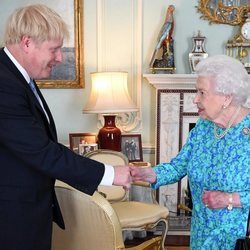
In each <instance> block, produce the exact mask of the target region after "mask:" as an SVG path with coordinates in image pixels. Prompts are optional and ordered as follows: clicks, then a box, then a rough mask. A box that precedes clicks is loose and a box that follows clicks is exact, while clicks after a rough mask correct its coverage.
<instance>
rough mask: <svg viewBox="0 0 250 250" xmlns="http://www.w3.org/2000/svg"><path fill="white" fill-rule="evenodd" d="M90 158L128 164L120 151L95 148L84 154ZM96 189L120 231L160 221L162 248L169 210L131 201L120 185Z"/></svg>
mask: <svg viewBox="0 0 250 250" xmlns="http://www.w3.org/2000/svg"><path fill="white" fill-rule="evenodd" d="M85 156H86V157H89V158H91V159H94V160H97V161H99V162H102V163H105V164H111V165H128V159H127V157H126V156H125V155H124V154H123V153H120V152H117V151H112V150H107V149H105V150H103V149H99V150H95V151H92V152H89V153H87V154H86V155H85ZM136 185H142V186H147V185H145V183H142V182H139V183H136ZM98 191H99V192H101V193H104V194H105V195H106V199H107V200H108V201H109V202H110V204H111V206H112V208H113V209H114V211H115V213H116V215H117V217H118V219H119V222H120V225H121V228H122V231H123V232H125V231H144V232H146V231H147V230H151V231H152V230H153V229H155V228H156V226H157V225H159V224H160V223H161V228H162V231H161V238H160V241H161V244H160V248H159V249H164V242H165V238H166V234H167V230H168V221H167V217H168V214H169V211H168V209H167V208H166V207H163V206H160V205H158V204H153V203H146V202H139V201H131V200H129V199H128V197H129V194H128V192H127V193H126V191H125V190H124V189H123V188H122V187H116V186H111V187H103V186H99V187H98Z"/></svg>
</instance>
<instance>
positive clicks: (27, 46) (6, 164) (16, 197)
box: [0, 5, 130, 250]
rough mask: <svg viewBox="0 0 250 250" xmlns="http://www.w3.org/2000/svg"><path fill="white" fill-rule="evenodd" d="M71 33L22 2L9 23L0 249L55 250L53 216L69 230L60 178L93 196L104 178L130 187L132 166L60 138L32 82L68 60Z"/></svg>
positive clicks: (0, 128)
mask: <svg viewBox="0 0 250 250" xmlns="http://www.w3.org/2000/svg"><path fill="white" fill-rule="evenodd" d="M67 35H68V31H67V27H66V24H65V23H64V21H63V20H62V18H61V17H60V16H59V15H58V14H57V13H55V12H54V11H53V10H51V9H49V8H48V7H46V6H43V5H30V6H27V7H24V8H20V9H18V10H17V11H15V12H14V13H13V14H12V15H11V16H10V18H9V20H8V22H7V27H6V34H5V47H4V48H3V49H1V50H0V170H1V174H0V249H2V250H50V249H51V234H52V221H53V220H54V221H55V222H56V223H57V224H58V225H59V226H60V227H62V228H64V222H63V218H62V215H61V212H60V208H59V206H58V203H57V199H56V195H55V191H54V182H55V179H59V180H61V181H64V182H66V183H68V184H69V185H71V186H73V187H75V188H77V189H78V190H80V191H82V192H85V193H87V194H90V195H91V194H93V192H94V191H95V190H96V188H97V186H98V185H99V184H100V183H101V184H104V185H105V184H106V185H112V184H114V185H122V186H124V187H129V186H130V174H129V167H128V166H115V167H114V168H113V167H112V166H108V165H103V164H101V163H99V162H96V161H93V160H90V159H87V158H84V157H82V156H79V155H77V154H75V153H73V152H72V151H71V150H69V149H68V148H67V147H65V146H63V145H61V144H60V143H58V142H57V135H56V128H55V124H54V121H53V117H52V115H51V113H50V110H49V108H48V106H47V104H46V102H45V100H44V98H43V96H42V94H41V92H40V91H39V89H38V88H37V86H36V84H35V85H33V86H32V87H30V86H29V82H30V81H31V80H32V79H43V78H48V77H49V75H50V73H51V70H52V67H53V66H55V65H56V64H58V63H60V62H61V61H62V52H61V47H62V45H63V39H64V37H65V36H67ZM32 88H33V90H32ZM33 91H34V92H33ZM86 240H87V239H86ZM69 250H70V249H69Z"/></svg>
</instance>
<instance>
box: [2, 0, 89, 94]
mask: <svg viewBox="0 0 250 250" xmlns="http://www.w3.org/2000/svg"><path fill="white" fill-rule="evenodd" d="M29 4H45V5H47V6H48V7H50V8H52V9H53V10H55V11H56V12H57V13H58V14H59V15H60V16H61V17H62V18H63V20H64V21H65V22H66V24H67V25H68V30H69V38H68V39H64V44H63V47H62V53H63V61H62V63H60V64H58V65H57V66H56V67H54V68H53V70H52V74H51V76H50V77H49V78H48V79H46V80H37V81H36V82H37V84H38V86H39V87H40V88H47V89H60V88H61V89H67V88H83V87H84V62H83V58H84V55H83V0H22V1H20V0H12V1H11V4H10V1H8V0H1V9H0V16H1V17H2V25H1V26H0V34H1V35H2V36H1V37H0V45H1V47H2V46H3V45H4V42H3V41H2V39H3V33H4V27H5V22H6V21H7V19H8V16H9V13H12V12H13V11H14V10H15V9H16V8H19V7H21V6H25V5H29Z"/></svg>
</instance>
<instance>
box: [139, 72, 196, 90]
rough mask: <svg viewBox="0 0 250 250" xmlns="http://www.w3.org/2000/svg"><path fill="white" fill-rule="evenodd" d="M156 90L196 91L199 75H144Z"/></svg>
mask: <svg viewBox="0 0 250 250" xmlns="http://www.w3.org/2000/svg"><path fill="white" fill-rule="evenodd" d="M143 77H144V78H146V79H147V80H148V82H149V83H150V84H152V85H153V86H154V87H155V88H156V89H166V88H168V89H194V86H195V83H196V79H197V75H195V74H144V75H143Z"/></svg>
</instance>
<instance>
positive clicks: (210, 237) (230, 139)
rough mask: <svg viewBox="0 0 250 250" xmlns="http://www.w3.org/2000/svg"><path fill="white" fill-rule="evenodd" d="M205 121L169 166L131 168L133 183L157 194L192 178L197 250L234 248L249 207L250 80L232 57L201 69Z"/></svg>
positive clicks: (198, 99) (193, 234)
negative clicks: (145, 184) (249, 103)
mask: <svg viewBox="0 0 250 250" xmlns="http://www.w3.org/2000/svg"><path fill="white" fill-rule="evenodd" d="M196 73H197V75H198V78H197V83H196V89H197V93H196V96H195V98H194V103H195V104H196V105H197V108H198V113H199V116H200V119H199V120H198V122H197V124H196V126H195V128H194V129H192V130H191V132H190V134H189V137H188V140H187V142H186V144H185V145H184V146H183V148H182V150H181V151H180V152H179V154H178V155H177V156H176V157H175V158H173V159H172V160H171V161H170V162H169V163H161V164H159V165H157V166H155V167H154V168H147V169H145V168H143V169H141V168H135V167H131V175H132V176H133V179H134V180H142V181H148V182H150V183H151V187H152V188H154V189H157V188H159V187H160V186H162V185H167V184H170V183H174V182H177V181H179V180H180V179H181V178H183V177H184V176H185V175H187V176H188V179H189V185H190V190H191V195H192V201H193V210H192V224H191V242H190V248H191V249H193V250H200V249H204V250H205V249H206V250H213V249H214V250H230V249H234V246H235V242H236V239H237V238H239V237H241V236H245V234H246V227H247V218H248V213H249V208H250V109H249V108H248V107H247V105H246V102H247V99H248V98H249V97H250V81H249V79H250V78H249V77H248V74H247V72H246V70H245V68H244V66H243V65H242V64H241V63H240V62H239V61H237V60H236V59H233V58H231V57H228V56H225V55H218V56H212V57H209V58H207V59H205V60H203V61H201V62H200V63H199V64H198V65H197V69H196Z"/></svg>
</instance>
